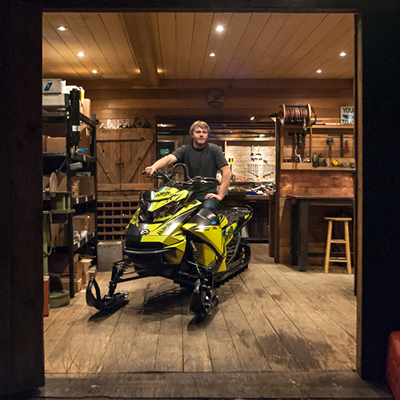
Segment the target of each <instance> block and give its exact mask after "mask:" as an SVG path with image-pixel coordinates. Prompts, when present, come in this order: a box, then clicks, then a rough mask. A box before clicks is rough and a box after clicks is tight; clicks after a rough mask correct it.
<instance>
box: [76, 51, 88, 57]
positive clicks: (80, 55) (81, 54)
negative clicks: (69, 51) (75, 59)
mask: <svg viewBox="0 0 400 400" xmlns="http://www.w3.org/2000/svg"><path fill="white" fill-rule="evenodd" d="M85 55H86V54H85V53H84V52H83V51H80V52H79V53H78V54H77V56H79V57H83V56H85Z"/></svg>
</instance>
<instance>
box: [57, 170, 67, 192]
mask: <svg viewBox="0 0 400 400" xmlns="http://www.w3.org/2000/svg"><path fill="white" fill-rule="evenodd" d="M66 191H67V175H66V174H64V172H62V171H60V172H59V173H58V174H57V192H66Z"/></svg>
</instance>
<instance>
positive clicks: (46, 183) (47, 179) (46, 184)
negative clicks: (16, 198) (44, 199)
mask: <svg viewBox="0 0 400 400" xmlns="http://www.w3.org/2000/svg"><path fill="white" fill-rule="evenodd" d="M42 182H43V190H45V189H46V188H47V189H49V187H50V176H48V175H44V176H43V177H42Z"/></svg>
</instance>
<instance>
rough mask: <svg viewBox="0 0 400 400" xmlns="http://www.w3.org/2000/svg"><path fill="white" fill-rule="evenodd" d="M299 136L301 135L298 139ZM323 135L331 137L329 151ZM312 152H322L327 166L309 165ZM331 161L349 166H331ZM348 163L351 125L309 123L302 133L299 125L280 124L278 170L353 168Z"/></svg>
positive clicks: (352, 157)
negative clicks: (311, 124)
mask: <svg viewBox="0 0 400 400" xmlns="http://www.w3.org/2000/svg"><path fill="white" fill-rule="evenodd" d="M296 135H297V137H296ZM299 135H301V142H300V140H299ZM327 138H330V139H332V140H333V142H331V149H330V150H329V145H328V143H327ZM314 153H316V154H317V155H318V156H319V155H320V154H322V155H323V158H324V159H326V164H327V165H326V166H318V167H314V166H313V164H312V158H313V155H314ZM289 160H290V161H289ZM333 160H337V161H338V162H339V163H340V164H342V163H345V162H347V163H348V164H349V167H342V166H333V165H332V162H333ZM307 161H309V162H307ZM351 163H355V154H354V127H353V125H313V126H311V127H310V128H308V129H307V133H306V135H304V133H303V129H302V126H299V125H283V126H281V134H280V168H281V170H315V169H318V170H320V169H324V170H335V171H340V170H343V171H345V170H347V171H349V170H354V167H353V168H351V167H350V164H351Z"/></svg>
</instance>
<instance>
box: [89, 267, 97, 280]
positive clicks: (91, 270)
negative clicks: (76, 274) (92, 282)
mask: <svg viewBox="0 0 400 400" xmlns="http://www.w3.org/2000/svg"><path fill="white" fill-rule="evenodd" d="M89 275H90V278H91V277H92V276H93V278H96V275H97V267H96V266H95V265H94V266H93V267H90V268H89Z"/></svg>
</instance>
